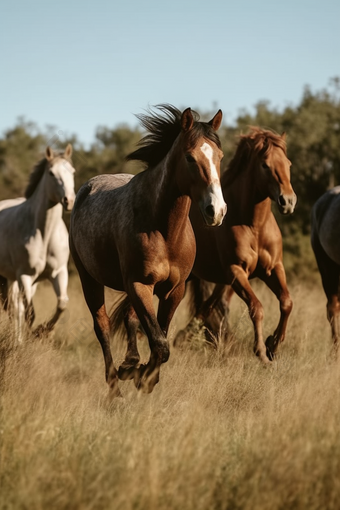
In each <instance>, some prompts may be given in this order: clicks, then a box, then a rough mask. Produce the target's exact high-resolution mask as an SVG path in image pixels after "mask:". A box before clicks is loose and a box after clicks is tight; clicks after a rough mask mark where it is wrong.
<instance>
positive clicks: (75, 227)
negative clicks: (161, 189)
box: [70, 174, 134, 289]
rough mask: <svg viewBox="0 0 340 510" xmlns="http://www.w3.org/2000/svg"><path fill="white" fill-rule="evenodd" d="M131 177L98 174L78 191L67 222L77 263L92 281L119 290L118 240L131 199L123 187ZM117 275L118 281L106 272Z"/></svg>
mask: <svg viewBox="0 0 340 510" xmlns="http://www.w3.org/2000/svg"><path fill="white" fill-rule="evenodd" d="M133 177H134V176H133V175H131V174H113V175H111V174H108V175H105V174H104V175H98V176H96V177H93V178H92V179H90V180H89V181H88V182H86V183H85V184H84V185H83V186H82V187H81V188H80V190H79V191H78V193H77V197H76V201H75V204H74V208H73V211H72V215H71V224H70V249H71V253H72V256H73V258H74V259H75V262H76V264H77V267H78V270H79V265H80V264H81V266H82V267H83V268H84V269H85V270H86V272H87V273H89V274H90V275H91V276H92V277H93V278H94V279H95V280H97V281H99V282H104V280H105V281H106V282H107V283H105V284H106V285H108V286H112V287H114V288H117V289H119V288H120V287H122V281H121V276H120V274H119V271H112V268H114V267H116V268H117V267H119V266H120V262H119V255H118V250H117V242H116V240H119V239H121V238H122V235H123V230H124V224H127V221H128V220H127V219H125V216H127V214H128V213H127V210H128V208H129V206H131V207H132V206H133V198H132V197H131V200H130V201H127V200H126V199H125V193H124V190H123V189H122V188H123V187H124V186H125V185H126V184H128V183H129V182H130V181H131V179H132V178H133ZM111 273H112V274H113V273H115V274H116V275H117V274H118V281H116V280H115V277H113V276H112V281H111V277H110V276H108V275H109V274H111Z"/></svg>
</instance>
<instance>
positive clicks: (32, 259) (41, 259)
mask: <svg viewBox="0 0 340 510" xmlns="http://www.w3.org/2000/svg"><path fill="white" fill-rule="evenodd" d="M25 249H26V252H27V255H28V264H29V266H30V267H31V268H34V269H35V271H36V272H37V273H41V272H42V271H43V270H44V269H45V265H46V256H47V253H46V247H45V244H44V243H43V240H42V236H41V235H40V234H39V233H36V235H34V236H31V237H29V238H27V239H26V242H25Z"/></svg>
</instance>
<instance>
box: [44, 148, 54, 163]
mask: <svg viewBox="0 0 340 510" xmlns="http://www.w3.org/2000/svg"><path fill="white" fill-rule="evenodd" d="M45 156H46V159H47V161H51V160H52V159H53V156H54V154H53V149H52V148H51V147H46V151H45Z"/></svg>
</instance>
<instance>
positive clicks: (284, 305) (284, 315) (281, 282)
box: [262, 262, 293, 360]
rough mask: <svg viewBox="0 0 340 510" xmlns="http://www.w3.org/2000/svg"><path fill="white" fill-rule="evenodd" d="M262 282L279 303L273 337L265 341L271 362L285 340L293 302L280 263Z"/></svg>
mask: <svg viewBox="0 0 340 510" xmlns="http://www.w3.org/2000/svg"><path fill="white" fill-rule="evenodd" d="M262 280H263V281H264V282H265V283H266V284H267V285H268V287H269V288H270V290H271V291H272V292H273V293H274V294H275V296H276V297H277V299H278V300H279V302H280V320H279V324H278V326H277V328H276V329H275V331H274V333H273V335H270V336H269V337H268V338H267V340H266V347H267V356H268V358H269V359H270V360H273V358H274V355H275V353H276V350H277V347H278V345H279V344H280V343H281V342H283V340H284V339H285V336H286V329H287V323H288V319H289V315H290V314H291V311H292V308H293V301H292V298H291V297H290V294H289V290H288V287H287V283H286V273H285V270H284V267H283V264H282V262H280V263H279V264H278V265H277V266H276V267H275V268H274V269H273V271H272V273H271V275H270V276H267V275H266V276H265V277H263V278H262Z"/></svg>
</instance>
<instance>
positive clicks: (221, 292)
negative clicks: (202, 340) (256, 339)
mask: <svg viewBox="0 0 340 510" xmlns="http://www.w3.org/2000/svg"><path fill="white" fill-rule="evenodd" d="M233 293H234V291H233V289H232V287H231V286H229V285H228V286H227V285H224V284H216V285H215V287H214V290H213V292H212V294H211V296H210V297H209V298H208V299H207V300H206V301H205V302H204V303H203V304H202V306H201V308H200V309H199V311H198V313H197V318H198V319H199V320H201V321H203V323H204V326H205V328H206V339H207V340H208V341H210V342H213V343H215V342H216V339H219V338H222V339H225V337H226V336H227V332H228V316H229V303H230V300H231V297H232V295H233Z"/></svg>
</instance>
